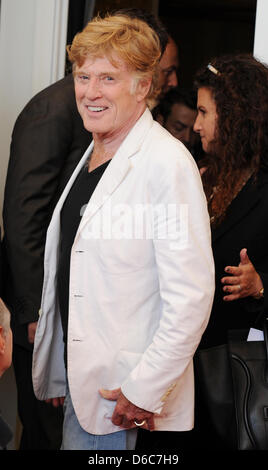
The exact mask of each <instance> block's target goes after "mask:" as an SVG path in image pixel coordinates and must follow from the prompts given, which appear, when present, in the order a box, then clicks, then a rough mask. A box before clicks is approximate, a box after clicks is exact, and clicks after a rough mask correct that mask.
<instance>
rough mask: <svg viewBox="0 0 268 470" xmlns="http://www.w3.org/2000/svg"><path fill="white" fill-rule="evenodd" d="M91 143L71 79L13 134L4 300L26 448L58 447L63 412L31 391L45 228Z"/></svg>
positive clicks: (30, 109)
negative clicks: (9, 320) (9, 322)
mask: <svg viewBox="0 0 268 470" xmlns="http://www.w3.org/2000/svg"><path fill="white" fill-rule="evenodd" d="M90 141H91V134H89V133H88V132H87V131H86V130H85V128H84V126H83V122H82V120H81V118H80V115H79V113H78V111H77V108H76V102H75V95H74V85H73V77H72V75H69V76H67V77H65V78H64V79H62V80H60V81H58V82H57V83H55V84H53V85H51V86H49V87H48V88H46V89H45V90H43V91H41V92H40V93H38V94H37V95H36V96H35V97H34V98H33V99H32V100H31V101H30V102H29V103H28V104H27V105H26V107H25V108H24V109H23V111H22V112H21V114H20V115H19V117H18V119H17V121H16V123H15V126H14V129H13V133H12V142H11V149H10V160H9V166H8V172H7V179H6V187H5V195H4V209H3V221H4V239H3V257H4V269H5V287H4V299H5V301H6V303H7V304H8V306H9V308H10V310H11V317H12V320H11V321H12V330H13V335H14V348H13V350H14V353H13V364H14V370H15V376H16V382H17V391H18V411H19V417H20V420H21V422H22V425H23V433H22V439H21V444H20V448H21V449H57V448H59V446H60V444H61V429H62V409H56V408H53V407H52V406H51V405H48V404H46V403H42V402H39V401H38V400H37V399H36V398H35V396H34V393H33V388H32V376H31V369H32V349H33V341H34V334H35V328H36V325H37V320H38V311H39V308H40V299H41V291H42V284H43V252H44V245H45V238H46V230H47V226H48V224H49V221H50V217H51V214H52V212H53V209H54V206H55V204H56V202H57V200H58V198H59V196H60V194H61V191H62V189H63V188H64V187H65V185H66V182H67V181H68V179H69V176H70V175H71V174H72V172H73V170H74V168H75V166H76V164H77V163H78V161H79V160H80V158H81V157H82V155H83V153H84V151H85V150H86V148H87V147H88V145H89V144H90Z"/></svg>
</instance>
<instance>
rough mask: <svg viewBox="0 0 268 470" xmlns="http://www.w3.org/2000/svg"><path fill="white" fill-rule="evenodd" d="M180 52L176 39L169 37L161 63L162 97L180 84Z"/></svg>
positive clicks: (160, 83) (160, 81) (160, 82)
mask: <svg viewBox="0 0 268 470" xmlns="http://www.w3.org/2000/svg"><path fill="white" fill-rule="evenodd" d="M178 68H179V53H178V47H177V44H176V43H175V41H174V40H173V39H172V38H171V36H169V37H168V43H167V46H166V48H165V51H164V54H163V55H162V57H161V60H160V63H159V72H160V76H159V85H160V88H161V94H160V96H159V99H161V98H162V97H163V96H164V95H165V94H166V93H167V92H168V91H169V90H170V89H171V88H174V87H176V86H177V85H178V75H177V73H178Z"/></svg>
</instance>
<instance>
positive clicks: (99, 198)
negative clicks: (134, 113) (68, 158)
mask: <svg viewBox="0 0 268 470" xmlns="http://www.w3.org/2000/svg"><path fill="white" fill-rule="evenodd" d="M152 125H153V118H152V115H151V113H150V111H149V109H148V108H146V110H145V111H144V113H143V114H142V116H141V117H140V118H139V120H138V121H137V122H136V124H135V125H134V126H133V128H132V129H131V131H130V132H129V133H128V135H127V136H126V138H125V140H124V141H123V142H122V144H121V145H120V147H119V149H118V150H117V152H116V154H115V155H114V157H113V158H112V160H111V162H110V164H109V165H108V167H107V168H106V170H105V172H104V173H103V175H102V177H101V179H100V181H99V183H98V185H97V187H96V189H95V191H94V193H93V194H92V196H91V199H90V204H88V206H87V208H86V210H85V212H84V215H83V218H82V220H81V223H80V226H79V228H78V232H77V234H78V233H79V232H80V231H81V230H82V229H83V227H84V225H85V224H86V223H87V222H88V221H89V219H90V218H91V217H93V215H94V214H95V213H96V212H97V211H98V210H99V209H100V207H101V206H102V205H103V204H104V202H105V201H106V200H107V199H108V198H109V197H110V195H111V194H112V193H113V192H114V191H115V190H116V188H117V187H118V186H119V185H120V184H121V183H122V181H123V180H124V179H125V177H126V176H127V174H128V172H129V171H130V170H131V168H132V166H131V162H130V158H131V157H132V156H133V155H135V154H136V153H137V152H138V151H139V149H140V147H141V145H142V143H143V141H144V139H145V137H146V135H147V134H148V132H149V130H150V128H151V127H152ZM93 147H94V142H93V143H92V147H91V150H93Z"/></svg>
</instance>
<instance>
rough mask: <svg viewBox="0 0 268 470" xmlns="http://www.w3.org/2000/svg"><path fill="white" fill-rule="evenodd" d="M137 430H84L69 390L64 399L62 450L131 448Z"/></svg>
mask: <svg viewBox="0 0 268 470" xmlns="http://www.w3.org/2000/svg"><path fill="white" fill-rule="evenodd" d="M136 435H137V430H136V429H131V430H129V431H125V430H122V431H118V432H115V433H111V434H105V435H101V436H100V435H95V434H89V433H88V432H86V431H85V430H84V429H83V428H82V427H81V426H80V424H79V421H78V419H77V417H76V414H75V411H74V408H73V404H72V400H71V396H70V393H69V390H67V393H66V398H65V401H64V422H63V440H62V446H61V449H62V450H133V449H134V448H135V443H136Z"/></svg>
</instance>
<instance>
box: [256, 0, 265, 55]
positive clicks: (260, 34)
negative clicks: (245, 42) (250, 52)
mask: <svg viewBox="0 0 268 470" xmlns="http://www.w3.org/2000/svg"><path fill="white" fill-rule="evenodd" d="M254 56H255V57H256V59H259V60H261V61H262V62H264V63H265V64H268V1H267V0H257V13H256V24H255V40H254Z"/></svg>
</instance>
